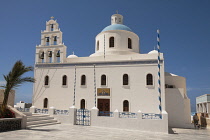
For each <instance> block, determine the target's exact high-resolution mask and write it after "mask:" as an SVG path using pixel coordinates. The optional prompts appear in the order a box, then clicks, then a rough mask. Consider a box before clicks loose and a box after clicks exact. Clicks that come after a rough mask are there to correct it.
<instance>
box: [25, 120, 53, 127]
mask: <svg viewBox="0 0 210 140" xmlns="http://www.w3.org/2000/svg"><path fill="white" fill-rule="evenodd" d="M54 122H57V120H55V119H50V120H38V121H32V122H27V126H30V125H38V124H46V123H54Z"/></svg>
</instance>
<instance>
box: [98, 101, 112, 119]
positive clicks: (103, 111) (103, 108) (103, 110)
mask: <svg viewBox="0 0 210 140" xmlns="http://www.w3.org/2000/svg"><path fill="white" fill-rule="evenodd" d="M98 109H99V116H109V115H110V112H109V111H110V99H98Z"/></svg>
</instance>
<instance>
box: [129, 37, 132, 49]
mask: <svg viewBox="0 0 210 140" xmlns="http://www.w3.org/2000/svg"><path fill="white" fill-rule="evenodd" d="M128 49H132V40H131V39H130V38H128Z"/></svg>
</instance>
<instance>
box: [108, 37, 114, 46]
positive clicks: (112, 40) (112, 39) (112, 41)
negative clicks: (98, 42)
mask: <svg viewBox="0 0 210 140" xmlns="http://www.w3.org/2000/svg"><path fill="white" fill-rule="evenodd" d="M109 47H110V48H111V47H114V37H110V38H109Z"/></svg>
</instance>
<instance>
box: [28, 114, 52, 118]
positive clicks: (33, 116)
mask: <svg viewBox="0 0 210 140" xmlns="http://www.w3.org/2000/svg"><path fill="white" fill-rule="evenodd" d="M49 116H50V115H49V114H32V116H27V118H38V117H49Z"/></svg>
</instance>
